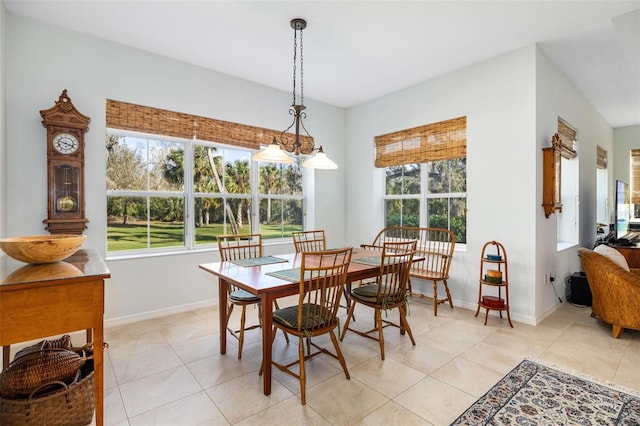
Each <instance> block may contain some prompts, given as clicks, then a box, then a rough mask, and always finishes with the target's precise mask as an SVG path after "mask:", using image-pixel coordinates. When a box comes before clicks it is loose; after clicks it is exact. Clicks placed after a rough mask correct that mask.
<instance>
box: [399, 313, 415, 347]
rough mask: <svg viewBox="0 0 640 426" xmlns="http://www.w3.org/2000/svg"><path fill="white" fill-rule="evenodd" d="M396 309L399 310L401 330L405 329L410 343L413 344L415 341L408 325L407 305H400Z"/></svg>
mask: <svg viewBox="0 0 640 426" xmlns="http://www.w3.org/2000/svg"><path fill="white" fill-rule="evenodd" d="M398 309H399V310H400V325H401V326H402V328H401V330H406V332H407V334H408V335H409V338H410V339H411V343H412V344H413V346H415V345H416V341H415V340H414V338H413V332H412V331H411V327H410V326H409V321H407V307H406V305H405V306H400V307H398Z"/></svg>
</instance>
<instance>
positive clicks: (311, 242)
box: [291, 230, 327, 253]
mask: <svg viewBox="0 0 640 426" xmlns="http://www.w3.org/2000/svg"><path fill="white" fill-rule="evenodd" d="M291 237H293V245H294V247H295V250H296V253H302V252H304V251H321V250H326V248H327V247H326V246H327V240H326V238H325V235H324V230H314V231H299V232H292V233H291Z"/></svg>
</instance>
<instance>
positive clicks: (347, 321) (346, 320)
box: [338, 300, 356, 342]
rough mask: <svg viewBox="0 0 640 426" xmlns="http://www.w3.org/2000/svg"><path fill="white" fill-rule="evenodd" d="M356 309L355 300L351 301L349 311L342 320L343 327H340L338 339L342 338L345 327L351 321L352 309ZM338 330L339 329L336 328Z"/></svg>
mask: <svg viewBox="0 0 640 426" xmlns="http://www.w3.org/2000/svg"><path fill="white" fill-rule="evenodd" d="M355 310H356V302H354V301H353V300H352V301H351V307H350V308H349V313H348V314H347V319H345V320H344V327H342V334H341V335H340V341H341V342H342V341H343V340H344V335H345V334H346V333H347V329H348V328H349V322H350V321H351V317H352V316H353V311H355ZM338 332H340V330H338Z"/></svg>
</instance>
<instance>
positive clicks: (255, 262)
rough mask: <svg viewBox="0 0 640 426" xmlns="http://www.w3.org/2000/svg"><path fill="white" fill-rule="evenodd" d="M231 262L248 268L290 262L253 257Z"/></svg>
mask: <svg viewBox="0 0 640 426" xmlns="http://www.w3.org/2000/svg"><path fill="white" fill-rule="evenodd" d="M229 262H231V263H235V264H236V265H239V266H243V267H248V266H260V265H269V264H271V263H282V262H288V260H287V259H282V258H280V257H275V256H263V257H253V258H250V259H236V260H230V261H229Z"/></svg>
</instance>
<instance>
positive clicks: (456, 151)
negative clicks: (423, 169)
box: [375, 117, 467, 167]
mask: <svg viewBox="0 0 640 426" xmlns="http://www.w3.org/2000/svg"><path fill="white" fill-rule="evenodd" d="M375 144H376V162H375V166H376V167H390V166H400V165H403V164H412V163H426V162H429V161H439V160H452V159H455V158H464V157H466V156H467V117H458V118H454V119H451V120H445V121H440V122H438V123H433V124H427V125H424V126H419V127H414V128H412V129H407V130H400V131H397V132H393V133H388V134H386V135H381V136H376V137H375Z"/></svg>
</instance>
